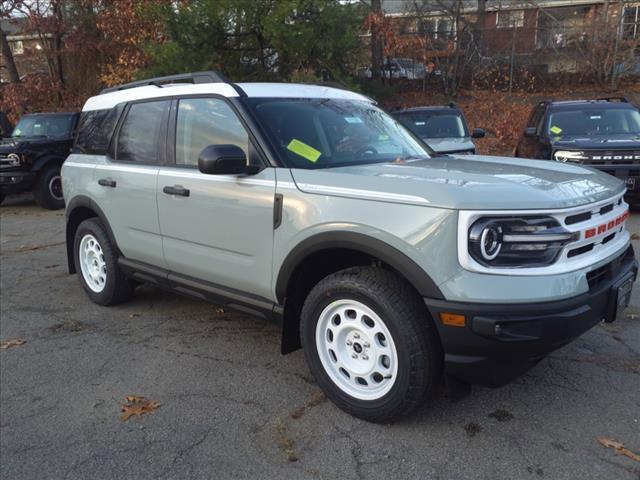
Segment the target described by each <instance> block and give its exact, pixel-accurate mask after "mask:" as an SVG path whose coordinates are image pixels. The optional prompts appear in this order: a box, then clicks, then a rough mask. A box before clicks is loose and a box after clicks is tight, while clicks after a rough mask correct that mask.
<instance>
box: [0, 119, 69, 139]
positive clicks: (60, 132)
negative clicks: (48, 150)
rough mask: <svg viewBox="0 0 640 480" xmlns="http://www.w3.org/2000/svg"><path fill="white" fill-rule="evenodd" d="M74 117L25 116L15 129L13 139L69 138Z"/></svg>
mask: <svg viewBox="0 0 640 480" xmlns="http://www.w3.org/2000/svg"><path fill="white" fill-rule="evenodd" d="M72 124H73V115H72V114H69V115H25V116H24V117H22V118H21V119H20V121H19V122H18V124H17V125H16V127H15V128H14V129H13V133H12V134H11V136H12V137H54V138H57V137H68V136H70V135H71V127H72Z"/></svg>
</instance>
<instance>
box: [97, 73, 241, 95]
mask: <svg viewBox="0 0 640 480" xmlns="http://www.w3.org/2000/svg"><path fill="white" fill-rule="evenodd" d="M166 83H231V82H230V81H229V79H228V78H227V77H225V76H224V75H223V74H221V73H220V72H216V71H215V70H209V71H206V72H192V73H179V74H177V75H167V76H165V77H154V78H148V79H146V80H138V81H136V82H130V83H124V84H122V85H116V86H115V87H110V88H105V89H104V90H102V91H101V92H100V95H102V94H104V93H111V92H117V91H119V90H127V89H129V88H136V87H144V86H147V85H155V86H156V87H160V88H161V87H162V85H163V84H166Z"/></svg>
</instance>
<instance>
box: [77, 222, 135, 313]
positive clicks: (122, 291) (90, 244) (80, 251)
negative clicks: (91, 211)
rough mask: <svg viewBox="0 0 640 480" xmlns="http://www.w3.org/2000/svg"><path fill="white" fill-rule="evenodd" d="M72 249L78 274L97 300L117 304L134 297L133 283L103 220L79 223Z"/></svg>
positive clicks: (89, 293) (99, 303)
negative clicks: (125, 273)
mask: <svg viewBox="0 0 640 480" xmlns="http://www.w3.org/2000/svg"><path fill="white" fill-rule="evenodd" d="M73 249H74V255H75V262H76V271H77V272H78V277H80V281H81V282H82V286H83V287H84V290H85V291H86V292H87V295H88V296H89V298H90V299H91V300H92V301H93V302H94V303H97V304H98V305H115V304H117V303H122V302H124V301H126V300H129V298H131V296H132V295H133V290H134V284H133V282H132V281H131V280H129V279H128V278H127V277H126V276H125V275H124V274H123V273H122V271H121V270H120V266H119V265H118V255H117V253H116V250H115V247H114V245H112V244H111V242H110V241H109V236H108V235H107V233H106V231H105V228H104V226H103V225H102V223H101V222H100V220H98V219H97V218H90V219H88V220H85V221H84V222H82V223H81V224H80V225H79V226H78V230H76V235H75V239H74V242H73Z"/></svg>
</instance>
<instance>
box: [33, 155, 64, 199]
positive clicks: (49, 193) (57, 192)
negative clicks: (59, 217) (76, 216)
mask: <svg viewBox="0 0 640 480" xmlns="http://www.w3.org/2000/svg"><path fill="white" fill-rule="evenodd" d="M33 196H34V197H35V199H36V203H37V204H38V205H40V206H41V207H42V208H47V209H49V210H57V209H59V208H64V197H63V195H62V177H61V176H60V166H59V165H50V166H48V167H46V168H45V169H44V170H42V171H41V172H40V174H39V175H38V179H37V180H36V184H35V186H34V187H33Z"/></svg>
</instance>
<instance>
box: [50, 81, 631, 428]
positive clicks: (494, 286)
mask: <svg viewBox="0 0 640 480" xmlns="http://www.w3.org/2000/svg"><path fill="white" fill-rule="evenodd" d="M62 177H63V187H64V195H65V200H66V216H67V227H66V239H67V253H68V263H69V271H70V272H71V273H74V272H77V274H78V277H79V279H80V282H81V283H82V286H83V287H84V290H85V291H86V293H87V295H88V296H89V298H90V299H91V300H92V301H93V302H95V303H97V304H99V305H113V304H116V303H119V302H123V301H125V300H127V299H129V298H130V297H131V296H132V294H133V292H134V288H135V286H136V285H138V284H139V283H140V282H147V283H151V284H154V285H157V286H158V287H160V288H164V289H167V290H170V291H174V292H178V293H181V294H186V295H191V296H193V297H195V298H200V299H204V300H208V301H211V302H214V303H216V304H220V305H224V306H226V307H229V308H235V309H239V310H242V311H244V312H247V313H250V314H254V315H258V316H261V317H264V318H267V319H272V320H274V321H276V322H277V323H278V324H279V325H280V326H281V327H282V352H283V353H287V352H291V351H293V350H296V349H298V348H300V347H302V348H303V349H304V354H305V356H306V359H307V362H308V365H309V368H310V370H311V372H312V373H313V375H314V377H315V379H316V380H317V382H318V384H319V385H320V386H321V388H322V389H323V390H324V392H326V394H327V396H328V397H329V398H330V399H331V400H332V401H333V402H335V404H336V405H338V406H339V407H340V408H342V409H344V410H346V411H347V412H349V413H351V414H353V415H356V416H358V417H361V418H364V419H368V420H372V421H388V420H390V419H392V418H395V417H397V416H399V415H402V414H406V413H408V412H410V411H411V410H413V409H414V408H415V407H417V406H418V405H420V404H421V403H423V401H425V399H426V398H428V397H429V395H431V394H432V393H433V392H434V391H435V390H436V389H437V386H438V383H439V382H440V381H441V380H443V379H444V381H445V383H446V386H447V387H448V388H449V390H450V392H451V394H452V395H453V396H454V397H455V396H460V395H463V394H464V393H466V392H467V391H468V389H469V387H468V385H470V384H481V385H489V386H498V385H502V384H504V383H506V382H509V381H510V380H512V379H513V378H515V377H516V376H518V375H519V374H521V373H522V372H524V371H526V370H527V369H528V368H530V367H531V366H533V365H535V363H536V362H538V361H539V360H540V359H541V358H542V357H544V356H545V355H546V354H547V353H549V352H551V351H553V350H554V349H557V348H558V347H560V346H562V345H564V344H566V343H568V342H570V341H571V340H573V339H574V338H576V337H577V336H579V335H580V334H582V333H583V332H585V331H587V330H588V329H590V328H591V327H593V326H594V325H596V324H597V323H598V322H600V321H601V320H605V321H613V320H615V318H616V314H617V313H618V312H619V311H621V310H622V309H624V308H625V307H626V306H627V304H628V302H629V297H630V293H631V287H632V284H633V282H634V280H635V278H636V274H637V269H638V263H637V261H636V258H635V256H634V252H633V249H632V247H631V245H630V235H629V232H628V231H627V230H626V229H625V223H626V219H627V216H628V207H627V204H626V203H625V202H624V200H623V195H624V192H625V188H624V185H623V184H622V182H621V181H620V180H618V179H616V178H614V177H611V176H609V175H606V174H602V173H600V172H597V171H594V170H590V169H585V168H582V167H580V166H577V165H569V164H562V163H557V162H544V161H539V160H525V159H509V158H495V157H482V156H477V157H474V159H473V160H469V159H467V158H466V157H465V156H458V157H456V156H437V155H434V154H433V152H432V150H430V148H429V147H428V146H427V145H426V144H424V143H423V142H422V141H421V140H420V139H419V138H417V137H416V136H414V135H413V134H412V133H410V132H409V131H408V130H407V129H405V128H404V127H403V126H402V125H401V124H399V123H398V122H397V121H396V120H394V119H393V118H391V117H390V116H388V115H387V114H386V113H384V112H383V111H382V110H380V109H379V108H378V107H376V105H375V102H374V101H372V100H371V99H369V98H366V97H364V96H362V95H359V94H356V93H352V92H348V91H345V90H340V89H335V88H328V87H324V86H311V85H296V84H275V83H241V84H234V83H231V82H229V81H228V80H226V79H225V78H224V77H223V76H222V75H220V74H218V73H216V72H201V73H193V74H186V75H177V76H171V77H163V78H155V79H151V80H147V81H144V82H135V83H132V84H127V85H122V86H120V87H115V88H111V89H108V90H105V91H103V92H102V93H101V94H100V95H97V96H95V97H93V98H90V99H89V100H88V101H87V103H86V104H85V106H84V109H83V112H82V117H81V121H80V126H79V132H78V135H77V138H76V141H75V145H74V149H73V153H72V154H71V155H70V157H69V158H68V159H67V160H66V162H65V163H64V166H63V169H62Z"/></svg>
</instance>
